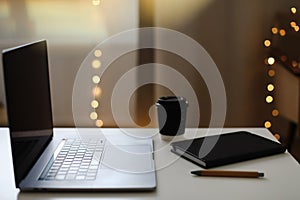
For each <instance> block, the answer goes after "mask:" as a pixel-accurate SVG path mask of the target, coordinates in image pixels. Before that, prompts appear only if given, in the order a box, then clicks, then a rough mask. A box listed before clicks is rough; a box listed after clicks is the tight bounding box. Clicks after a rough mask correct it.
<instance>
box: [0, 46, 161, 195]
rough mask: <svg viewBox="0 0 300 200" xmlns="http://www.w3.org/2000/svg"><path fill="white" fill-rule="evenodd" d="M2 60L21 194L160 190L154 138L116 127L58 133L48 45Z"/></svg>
mask: <svg viewBox="0 0 300 200" xmlns="http://www.w3.org/2000/svg"><path fill="white" fill-rule="evenodd" d="M2 55H3V56H2V58H3V70H4V83H5V91H6V93H5V94H6V105H7V115H8V123H9V129H10V140H11V150H12V158H13V166H14V176H15V184H16V187H17V188H20V190H21V191H112V190H113V191H119V190H120V191H151V190H154V189H155V188H156V176H155V166H154V159H153V141H152V139H151V138H147V139H136V138H135V139H134V138H132V137H129V136H127V135H126V134H123V133H122V131H121V129H117V128H116V129H100V128H68V129H63V128H61V129H60V133H59V134H55V130H56V129H55V128H53V121H52V108H51V95H50V83H49V82H50V81H49V69H48V53H47V43H46V41H45V40H41V41H36V42H33V43H29V44H25V45H22V46H18V47H14V48H11V49H6V50H4V51H3V52H2ZM64 130H65V131H64ZM83 136H84V137H83Z"/></svg>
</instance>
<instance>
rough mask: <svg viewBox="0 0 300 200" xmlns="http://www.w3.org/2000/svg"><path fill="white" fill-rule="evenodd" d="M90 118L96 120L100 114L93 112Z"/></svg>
mask: <svg viewBox="0 0 300 200" xmlns="http://www.w3.org/2000/svg"><path fill="white" fill-rule="evenodd" d="M90 118H91V120H96V119H97V118H98V114H97V113H96V112H91V114H90Z"/></svg>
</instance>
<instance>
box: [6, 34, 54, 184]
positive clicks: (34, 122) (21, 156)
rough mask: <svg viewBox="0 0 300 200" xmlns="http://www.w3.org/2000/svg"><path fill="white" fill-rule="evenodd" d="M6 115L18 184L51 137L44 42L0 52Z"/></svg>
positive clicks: (46, 59)
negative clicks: (0, 53) (1, 54)
mask: <svg viewBox="0 0 300 200" xmlns="http://www.w3.org/2000/svg"><path fill="white" fill-rule="evenodd" d="M2 53H3V70H4V83H5V90H6V105H7V116H8V123H9V128H10V136H11V146H12V154H13V165H14V173H15V182H16V186H17V187H18V185H19V183H20V181H21V180H22V179H23V178H24V177H25V176H26V174H27V173H28V172H29V170H30V168H31V167H32V166H33V165H34V163H35V162H36V161H37V159H38V157H39V156H40V155H41V153H42V152H43V150H44V149H45V148H46V146H47V144H48V143H49V141H50V140H51V138H52V135H53V133H52V128H53V123H52V111H51V97H50V84H49V72H48V57H47V44H46V41H44V40H43V41H39V42H35V43H31V44H26V45H23V46H19V47H15V48H12V49H7V50H4V51H3V52H2Z"/></svg>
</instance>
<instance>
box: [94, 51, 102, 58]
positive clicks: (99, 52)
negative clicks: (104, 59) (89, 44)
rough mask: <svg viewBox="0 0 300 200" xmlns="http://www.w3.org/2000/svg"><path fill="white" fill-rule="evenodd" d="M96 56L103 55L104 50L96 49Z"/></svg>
mask: <svg viewBox="0 0 300 200" xmlns="http://www.w3.org/2000/svg"><path fill="white" fill-rule="evenodd" d="M94 56H95V57H97V58H99V57H101V56H102V51H101V50H99V49H97V50H95V51H94Z"/></svg>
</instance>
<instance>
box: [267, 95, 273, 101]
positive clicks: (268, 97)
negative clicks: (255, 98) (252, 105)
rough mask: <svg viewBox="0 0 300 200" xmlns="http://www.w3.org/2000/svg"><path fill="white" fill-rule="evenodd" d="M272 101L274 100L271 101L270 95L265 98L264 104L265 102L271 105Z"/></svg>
mask: <svg viewBox="0 0 300 200" xmlns="http://www.w3.org/2000/svg"><path fill="white" fill-rule="evenodd" d="M273 100H274V99H273V97H272V96H271V95H269V96H267V97H266V102H267V103H272V102H273Z"/></svg>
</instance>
